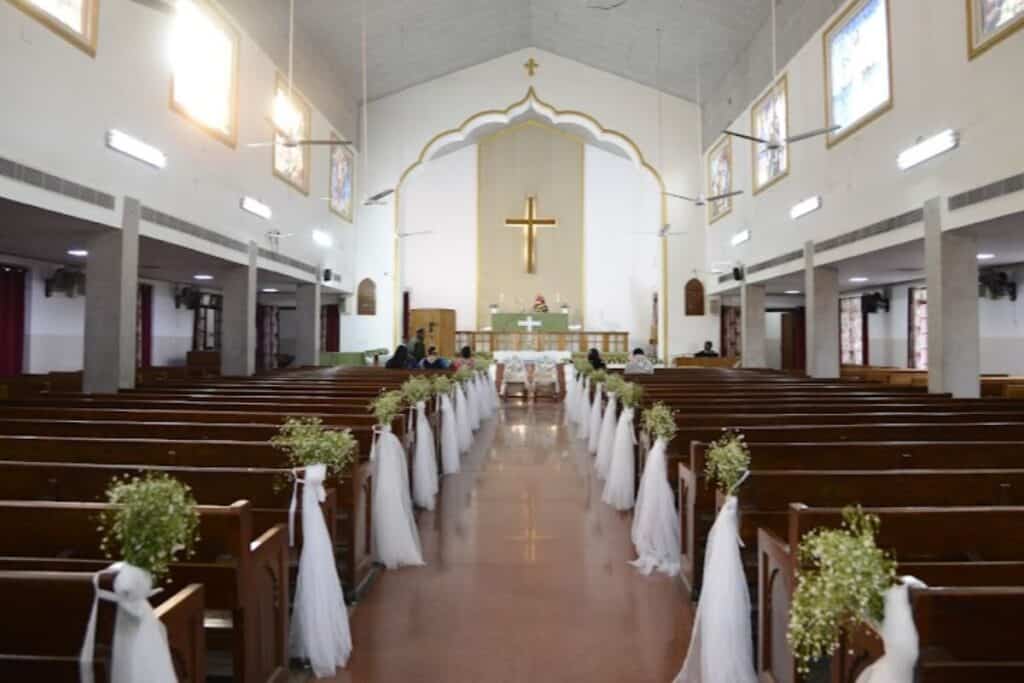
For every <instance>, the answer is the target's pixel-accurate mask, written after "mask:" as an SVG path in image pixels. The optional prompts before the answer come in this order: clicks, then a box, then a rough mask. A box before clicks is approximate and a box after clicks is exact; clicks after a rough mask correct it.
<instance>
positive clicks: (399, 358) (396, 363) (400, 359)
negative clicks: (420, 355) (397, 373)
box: [384, 344, 416, 370]
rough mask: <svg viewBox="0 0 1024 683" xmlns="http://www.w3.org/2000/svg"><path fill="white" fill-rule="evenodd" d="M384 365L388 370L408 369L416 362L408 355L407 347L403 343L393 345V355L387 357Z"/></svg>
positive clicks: (414, 365) (413, 366)
mask: <svg viewBox="0 0 1024 683" xmlns="http://www.w3.org/2000/svg"><path fill="white" fill-rule="evenodd" d="M384 367H385V368H387V369H389V370H410V369H412V368H415V367H416V362H415V361H414V360H413V359H412V356H410V355H409V349H408V348H407V347H406V345H405V344H399V345H398V346H397V347H395V355H393V356H391V358H390V359H388V362H387V363H385V364H384Z"/></svg>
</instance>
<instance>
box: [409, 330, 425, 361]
mask: <svg viewBox="0 0 1024 683" xmlns="http://www.w3.org/2000/svg"><path fill="white" fill-rule="evenodd" d="M426 336H427V332H426V330H424V329H423V328H422V327H421V328H420V329H418V330H416V337H415V338H413V340H412V348H411V349H410V352H411V355H412V359H413V361H414V362H415V363H416V364H417V365H419V363H420V362H421V361H422V360H423V358H424V356H426V355H427V347H426V344H425V341H424V340H425V339H426Z"/></svg>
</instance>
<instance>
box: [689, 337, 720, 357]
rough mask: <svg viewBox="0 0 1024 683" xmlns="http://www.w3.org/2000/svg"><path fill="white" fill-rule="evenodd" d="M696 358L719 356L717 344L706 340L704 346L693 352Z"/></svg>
mask: <svg viewBox="0 0 1024 683" xmlns="http://www.w3.org/2000/svg"><path fill="white" fill-rule="evenodd" d="M693 357H694V358H718V351H715V346H714V344H712V343H711V342H709V341H706V342H704V348H703V349H701V350H700V351H698V352H697V353H695V354H693Z"/></svg>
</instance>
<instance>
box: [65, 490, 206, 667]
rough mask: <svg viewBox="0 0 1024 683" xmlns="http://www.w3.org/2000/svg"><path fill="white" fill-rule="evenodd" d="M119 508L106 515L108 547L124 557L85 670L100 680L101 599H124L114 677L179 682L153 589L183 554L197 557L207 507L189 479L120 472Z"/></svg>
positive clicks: (104, 545)
mask: <svg viewBox="0 0 1024 683" xmlns="http://www.w3.org/2000/svg"><path fill="white" fill-rule="evenodd" d="M107 501H108V502H109V503H110V504H111V505H112V506H114V507H111V508H108V509H106V510H104V511H103V512H102V513H101V514H100V523H99V529H98V530H99V531H100V535H101V541H100V549H101V550H102V551H103V552H104V553H106V555H107V556H108V557H111V558H113V557H114V556H115V555H116V556H120V557H121V561H120V562H115V563H114V564H112V565H111V566H110V567H109V570H111V571H116V572H117V575H116V576H115V577H114V590H113V591H106V590H102V589H100V587H99V577H100V575H99V574H97V575H96V577H95V578H94V579H93V583H94V585H95V586H96V594H95V597H94V598H93V603H92V611H91V612H90V614H89V622H88V626H87V627H86V631H85V639H84V642H83V643H82V651H81V654H80V655H79V661H78V665H79V676H80V678H81V680H82V681H83V682H84V683H92V682H93V676H94V674H93V656H94V651H95V648H96V620H97V611H98V608H99V600H100V599H103V600H108V601H110V602H114V603H116V604H117V616H116V617H115V622H114V639H113V647H112V651H111V655H110V660H111V661H110V681H111V683H133V682H134V681H141V680H144V681H147V682H148V683H172V682H174V681H177V678H176V677H175V673H174V664H173V663H172V661H171V653H170V650H169V648H168V646H167V632H166V630H165V628H164V625H163V624H161V623H160V621H159V620H158V619H157V618H156V615H155V614H154V612H153V608H152V606H151V605H150V604H149V596H150V595H151V594H152V593H153V585H154V583H155V582H157V581H159V580H160V579H162V578H163V577H164V576H165V575H166V574H167V572H168V570H169V566H170V563H171V562H172V561H173V560H174V558H175V557H176V556H178V555H179V554H180V555H182V556H183V557H186V558H187V557H191V555H192V553H193V547H194V546H195V544H196V543H197V542H198V541H199V513H198V512H197V511H196V501H195V498H193V496H192V492H191V490H190V489H189V487H188V486H186V485H184V484H182V483H181V482H179V481H177V480H175V479H172V478H171V477H169V476H167V475H165V474H149V475H147V476H145V477H124V478H120V479H114V480H113V481H112V482H111V484H110V487H109V488H108V489H107Z"/></svg>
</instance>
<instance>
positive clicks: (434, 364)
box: [420, 346, 448, 370]
mask: <svg viewBox="0 0 1024 683" xmlns="http://www.w3.org/2000/svg"><path fill="white" fill-rule="evenodd" d="M420 367H421V368H423V369H424V370H444V369H446V368H447V367H448V361H446V360H445V359H444V358H441V356H439V355H437V347H436V346H431V347H430V348H429V349H427V355H426V356H424V357H423V360H421V361H420Z"/></svg>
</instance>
